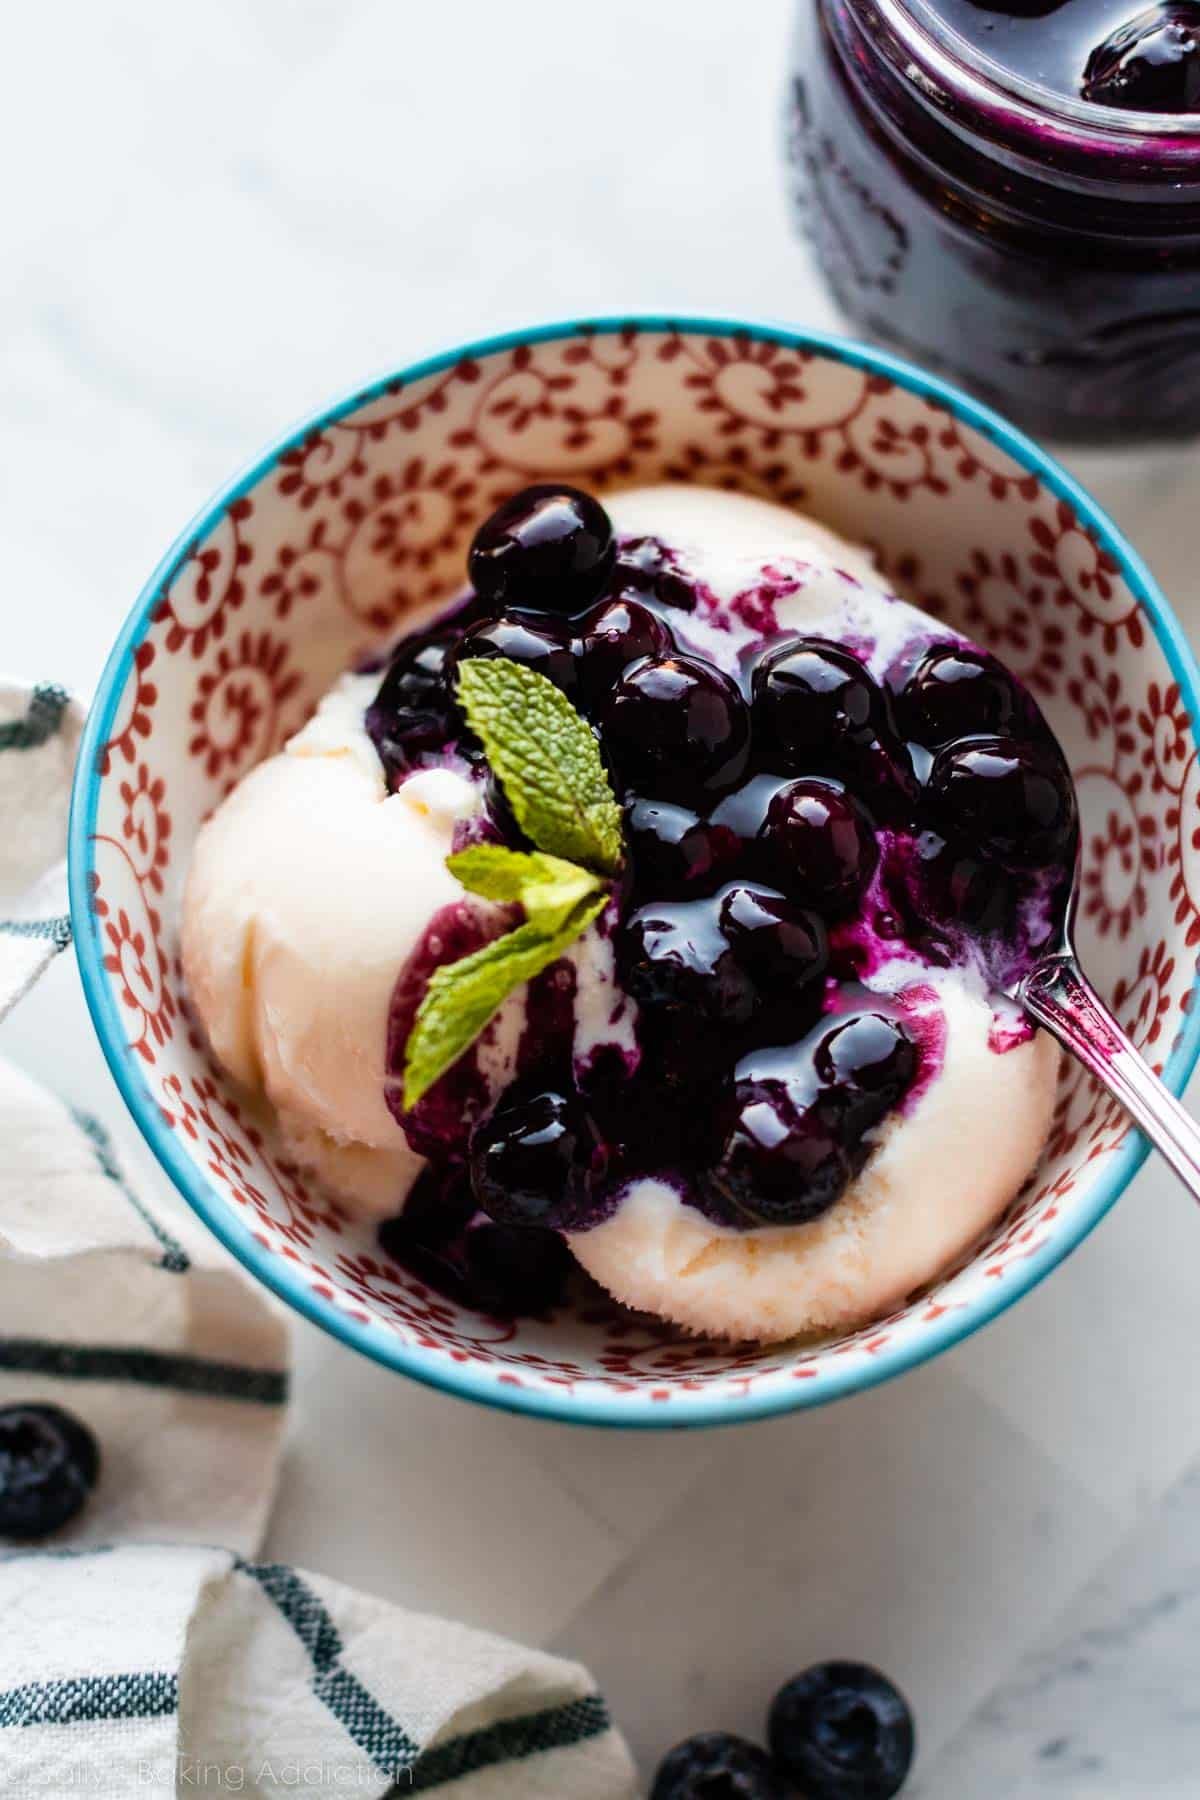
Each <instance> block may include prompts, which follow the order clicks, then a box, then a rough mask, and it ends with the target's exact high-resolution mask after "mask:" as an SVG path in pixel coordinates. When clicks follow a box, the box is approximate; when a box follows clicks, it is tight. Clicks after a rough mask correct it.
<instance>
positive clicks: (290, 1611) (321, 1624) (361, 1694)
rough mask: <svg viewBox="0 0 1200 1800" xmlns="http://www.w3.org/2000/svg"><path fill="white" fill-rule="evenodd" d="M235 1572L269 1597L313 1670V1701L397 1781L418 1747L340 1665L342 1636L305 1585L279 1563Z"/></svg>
mask: <svg viewBox="0 0 1200 1800" xmlns="http://www.w3.org/2000/svg"><path fill="white" fill-rule="evenodd" d="M238 1568H239V1569H240V1570H242V1572H243V1573H244V1574H246V1575H249V1576H251V1577H252V1578H253V1579H254V1580H255V1581H257V1583H258V1585H259V1586H260V1587H261V1588H262V1590H263V1592H264V1593H265V1594H267V1595H269V1596H270V1598H271V1599H272V1600H273V1601H274V1602H275V1604H276V1606H277V1607H278V1608H279V1610H280V1612H281V1613H282V1614H283V1616H284V1618H285V1619H286V1620H287V1622H288V1624H289V1625H290V1626H291V1628H292V1630H293V1631H294V1632H295V1633H296V1636H297V1637H298V1638H299V1639H300V1642H301V1643H302V1644H303V1645H304V1648H305V1649H306V1650H307V1652H308V1654H309V1657H310V1659H311V1661H312V1665H313V1682H312V1691H313V1693H314V1694H315V1695H316V1697H317V1699H318V1700H320V1701H321V1702H322V1703H323V1704H324V1705H325V1706H327V1707H328V1708H329V1711H330V1712H331V1713H332V1714H333V1716H334V1718H335V1719H336V1720H337V1722H338V1724H339V1725H340V1726H341V1728H342V1730H343V1731H344V1732H345V1733H346V1735H347V1737H348V1738H350V1739H351V1741H352V1742H353V1743H355V1744H357V1745H358V1747H359V1749H360V1750H362V1751H364V1752H365V1753H366V1755H367V1756H369V1757H370V1759H371V1761H372V1762H373V1763H374V1764H375V1767H376V1768H377V1769H379V1770H380V1771H381V1772H382V1773H383V1774H384V1775H390V1776H392V1778H393V1779H394V1780H399V1778H400V1777H401V1776H402V1775H403V1774H404V1772H405V1771H406V1770H408V1769H411V1768H412V1766H413V1764H414V1763H415V1762H416V1760H417V1757H418V1756H419V1755H420V1745H419V1744H417V1743H415V1742H414V1741H413V1739H412V1738H410V1737H409V1735H408V1733H407V1732H406V1731H405V1730H404V1727H403V1726H402V1725H401V1724H400V1722H399V1721H398V1720H397V1719H394V1718H393V1717H392V1715H391V1714H390V1713H389V1712H388V1711H386V1709H385V1708H384V1707H382V1706H381V1705H380V1704H379V1702H378V1700H376V1698H375V1696H374V1695H373V1694H372V1693H371V1692H370V1691H369V1690H368V1689H367V1688H365V1687H364V1686H363V1684H362V1682H361V1681H360V1680H359V1679H358V1677H357V1675H352V1674H351V1673H350V1671H349V1670H348V1669H344V1668H343V1667H342V1666H341V1663H340V1662H339V1661H338V1658H339V1657H340V1656H341V1654H342V1638H341V1633H340V1632H339V1631H338V1628H337V1626H336V1624H335V1623H334V1621H333V1618H332V1616H331V1615H330V1613H329V1612H328V1611H327V1610H326V1608H325V1607H324V1606H323V1605H322V1603H321V1601H320V1600H319V1599H318V1598H317V1596H316V1594H314V1592H313V1590H312V1589H311V1588H310V1587H309V1585H308V1583H307V1582H305V1581H301V1579H300V1577H299V1576H298V1575H297V1574H296V1571H295V1570H294V1569H289V1568H288V1567H287V1566H286V1564H284V1563H246V1562H239V1564H238ZM400 1791H401V1792H410V1791H411V1787H410V1786H409V1787H406V1786H405V1784H404V1783H403V1782H402V1783H401V1784H400Z"/></svg>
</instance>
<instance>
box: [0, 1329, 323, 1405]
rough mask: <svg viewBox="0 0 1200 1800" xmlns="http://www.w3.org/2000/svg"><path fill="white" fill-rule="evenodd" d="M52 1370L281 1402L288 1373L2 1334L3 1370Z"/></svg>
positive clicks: (63, 1375)
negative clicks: (10, 1336) (9, 1336)
mask: <svg viewBox="0 0 1200 1800" xmlns="http://www.w3.org/2000/svg"><path fill="white" fill-rule="evenodd" d="M3 1372H8V1373H13V1374H21V1375H52V1376H54V1377H55V1378H56V1379H57V1380H60V1381H129V1382H133V1383H135V1384H136V1385H137V1386H140V1387H160V1388H172V1389H174V1391H175V1392H176V1393H180V1394H203V1395H205V1396H207V1397H208V1398H210V1399H214V1400H246V1401H249V1402H252V1403H253V1404H255V1405H258V1406H282V1405H283V1404H284V1402H285V1401H286V1399H287V1392H288V1378H287V1375H286V1373H285V1372H284V1371H283V1370H281V1369H247V1368H243V1367H242V1366H241V1365H240V1364H236V1363H220V1362H209V1361H208V1360H207V1359H206V1358H205V1357H202V1356H181V1355H170V1354H165V1353H163V1352H161V1351H158V1350H138V1349H136V1348H129V1349H126V1348H124V1347H123V1346H120V1345H112V1346H109V1345H105V1344H50V1343H43V1342H41V1341H40V1340H38V1339H36V1338H0V1373H3Z"/></svg>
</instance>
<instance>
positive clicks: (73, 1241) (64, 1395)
mask: <svg viewBox="0 0 1200 1800" xmlns="http://www.w3.org/2000/svg"><path fill="white" fill-rule="evenodd" d="M0 1146H3V1155H2V1156H0V1406H6V1405H12V1404H15V1403H17V1402H19V1401H26V1400H38V1401H53V1402H54V1403H55V1404H57V1405H59V1406H63V1407H66V1408H67V1410H68V1411H69V1412H73V1413H75V1414H77V1415H78V1416H79V1417H80V1418H82V1419H84V1420H86V1422H87V1423H88V1424H89V1425H90V1426H91V1428H92V1430H93V1431H94V1433H95V1435H96V1439H97V1441H98V1442H99V1444H100V1445H101V1447H102V1452H103V1457H104V1463H103V1469H102V1473H101V1479H100V1482H99V1484H98V1486H97V1488H96V1491H95V1493H94V1494H93V1495H92V1498H91V1500H90V1501H89V1503H88V1505H87V1507H86V1508H85V1509H84V1511H83V1513H82V1514H81V1515H80V1518H79V1520H78V1523H77V1524H76V1526H75V1527H74V1528H73V1530H72V1533H71V1536H70V1542H71V1543H72V1544H73V1545H77V1544H85V1543H86V1544H95V1543H110V1542H113V1541H114V1540H117V1539H123V1538H139V1537H140V1538H158V1539H163V1540H168V1541H171V1542H174V1543H192V1544H195V1543H203V1544H212V1543H219V1544H228V1545H230V1546H231V1547H232V1548H233V1549H235V1550H238V1551H241V1552H243V1553H244V1554H247V1555H249V1554H251V1553H252V1552H253V1551H254V1550H255V1549H256V1548H257V1546H258V1544H259V1542H260V1540H261V1538H262V1534H263V1530H264V1529H265V1526H266V1521H267V1514H268V1512H269V1510H270V1506H271V1499H272V1496H273V1493H274V1488H275V1477H276V1473H277V1468H278V1462H279V1452H280V1445H281V1439H282V1434H283V1426H284V1403H285V1401H286V1398H287V1381H288V1373H287V1371H288V1360H289V1346H288V1329H287V1323H286V1320H285V1319H284V1318H283V1316H282V1314H281V1313H280V1311H279V1309H278V1308H277V1307H276V1305H275V1304H274V1302H273V1301H271V1300H270V1299H269V1298H268V1296H267V1295H266V1294H265V1292H264V1291H263V1290H262V1289H259V1288H256V1287H254V1286H252V1285H251V1283H250V1282H248V1281H247V1280H246V1278H245V1277H244V1276H243V1275H242V1274H241V1272H240V1270H239V1269H238V1268H237V1266H236V1265H235V1264H234V1263H233V1262H232V1261H231V1260H230V1259H228V1258H227V1257H226V1254H225V1252H224V1251H223V1250H222V1249H221V1247H220V1246H219V1245H218V1244H216V1243H215V1242H214V1241H213V1240H212V1239H211V1238H210V1237H209V1236H208V1234H207V1232H205V1231H204V1230H203V1228H202V1227H201V1226H200V1225H199V1224H198V1223H196V1222H194V1221H193V1219H192V1217H191V1215H190V1214H189V1213H187V1211H186V1210H185V1208H184V1207H183V1205H182V1204H181V1203H180V1202H177V1201H175V1200H174V1198H173V1197H167V1196H163V1195H156V1197H155V1198H154V1199H153V1200H151V1199H150V1198H148V1197H147V1198H143V1197H142V1195H141V1194H140V1193H139V1191H138V1189H137V1188H136V1187H135V1186H134V1184H133V1182H132V1181H131V1179H130V1177H129V1175H128V1173H127V1172H126V1170H125V1168H124V1167H123V1164H122V1160H121V1156H120V1152H119V1150H118V1148H117V1146H116V1145H115V1144H114V1143H113V1142H112V1141H111V1140H110V1139H109V1137H108V1136H107V1134H106V1133H105V1132H104V1130H103V1129H102V1128H101V1126H100V1125H99V1124H98V1123H97V1122H96V1121H95V1120H94V1119H89V1118H87V1117H85V1116H83V1115H82V1114H79V1113H72V1112H71V1111H70V1110H69V1109H68V1108H67V1107H66V1106H65V1105H64V1104H63V1102H62V1101H61V1100H58V1099H56V1098H55V1096H54V1095H52V1094H50V1093H47V1091H46V1090H45V1089H44V1088H42V1087H40V1086H39V1085H38V1084H37V1083H36V1082H34V1081H31V1080H30V1079H29V1077H28V1076H26V1075H24V1074H22V1073H21V1071H20V1070H18V1069H14V1068H13V1067H12V1066H11V1065H10V1064H8V1063H5V1062H3V1061H0ZM3 1634H4V1627H3V1625H2V1624H0V1640H2V1637H3ZM3 1658H4V1651H3V1648H0V1664H2V1663H3Z"/></svg>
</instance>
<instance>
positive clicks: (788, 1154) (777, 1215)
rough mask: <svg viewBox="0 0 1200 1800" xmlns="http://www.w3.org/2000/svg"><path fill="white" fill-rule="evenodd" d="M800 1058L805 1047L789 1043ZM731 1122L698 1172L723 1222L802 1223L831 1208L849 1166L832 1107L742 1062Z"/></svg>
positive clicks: (775, 1075) (782, 1078)
mask: <svg viewBox="0 0 1200 1800" xmlns="http://www.w3.org/2000/svg"><path fill="white" fill-rule="evenodd" d="M788 1054H789V1055H790V1056H792V1057H794V1058H796V1059H797V1060H798V1059H799V1058H801V1057H802V1056H803V1054H804V1052H803V1049H802V1047H800V1046H791V1047H789V1051H788ZM730 1110H731V1115H732V1122H731V1124H730V1126H729V1129H728V1131H727V1133H726V1136H725V1139H724V1142H723V1144H722V1146H721V1150H720V1154H719V1155H718V1157H717V1158H716V1160H715V1162H714V1163H713V1165H712V1167H711V1169H709V1170H708V1171H706V1172H704V1174H703V1175H702V1181H703V1185H704V1188H705V1191H706V1196H707V1198H708V1200H709V1203H710V1205H714V1204H715V1206H716V1207H717V1209H718V1211H719V1213H720V1215H721V1217H722V1218H723V1220H724V1222H725V1223H727V1224H730V1225H738V1226H742V1227H745V1226H747V1225H805V1224H808V1223H809V1221H810V1220H812V1219H818V1218H820V1216H821V1215H822V1213H826V1212H828V1211H829V1209H830V1207H831V1206H833V1205H834V1204H835V1203H836V1202H837V1200H838V1199H839V1198H840V1197H841V1195H842V1193H843V1191H844V1189H845V1187H846V1184H847V1182H848V1181H849V1180H850V1176H851V1173H852V1168H851V1161H850V1158H849V1156H848V1155H847V1153H846V1148H845V1146H844V1144H843V1143H842V1134H841V1131H840V1118H839V1115H838V1113H837V1111H836V1109H830V1108H829V1107H826V1106H822V1105H821V1104H820V1098H819V1096H817V1095H815V1094H813V1093H811V1092H805V1093H800V1094H798V1093H796V1092H795V1091H794V1084H793V1083H792V1082H791V1081H790V1080H789V1079H788V1076H787V1074H786V1073H784V1072H779V1073H774V1072H773V1073H771V1074H768V1075H767V1076H766V1077H765V1078H759V1077H758V1076H757V1075H756V1074H755V1073H754V1072H753V1071H752V1070H751V1071H747V1070H744V1069H743V1067H742V1065H741V1064H739V1078H738V1080H737V1081H736V1082H735V1084H734V1090H733V1101H732V1107H731V1109H730Z"/></svg>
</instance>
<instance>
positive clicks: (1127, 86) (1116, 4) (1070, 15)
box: [937, 0, 1200, 113]
mask: <svg viewBox="0 0 1200 1800" xmlns="http://www.w3.org/2000/svg"><path fill="white" fill-rule="evenodd" d="M937 11H938V13H939V14H940V15H941V17H942V18H943V19H945V21H946V23H947V24H948V25H950V26H951V27H952V28H953V29H954V30H955V31H956V32H958V33H959V35H960V36H962V37H963V38H965V39H966V41H967V42H968V43H969V44H971V45H972V46H973V48H974V49H976V50H977V51H980V52H981V53H982V54H983V55H984V56H986V57H989V58H990V59H991V60H992V61H994V62H998V63H1000V64H1001V65H1002V66H1003V67H1004V68H1006V69H1011V70H1012V71H1013V73H1014V74H1017V75H1021V76H1024V77H1025V79H1026V80H1028V81H1033V82H1036V83H1037V84H1038V86H1039V87H1045V88H1049V89H1051V91H1052V92H1054V93H1057V94H1062V95H1064V96H1066V97H1068V98H1073V99H1080V98H1082V99H1085V100H1092V101H1095V102H1096V103H1097V104H1099V105H1102V106H1115V107H1122V108H1126V109H1137V110H1139V111H1145V112H1166V113H1192V112H1196V111H1197V110H1198V109H1200V59H1198V57H1197V54H1196V51H1197V46H1198V44H1200V5H1197V4H1196V3H1195V0H1153V3H1152V4H1150V5H1146V4H1145V0H1142V4H1139V3H1138V0H937Z"/></svg>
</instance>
